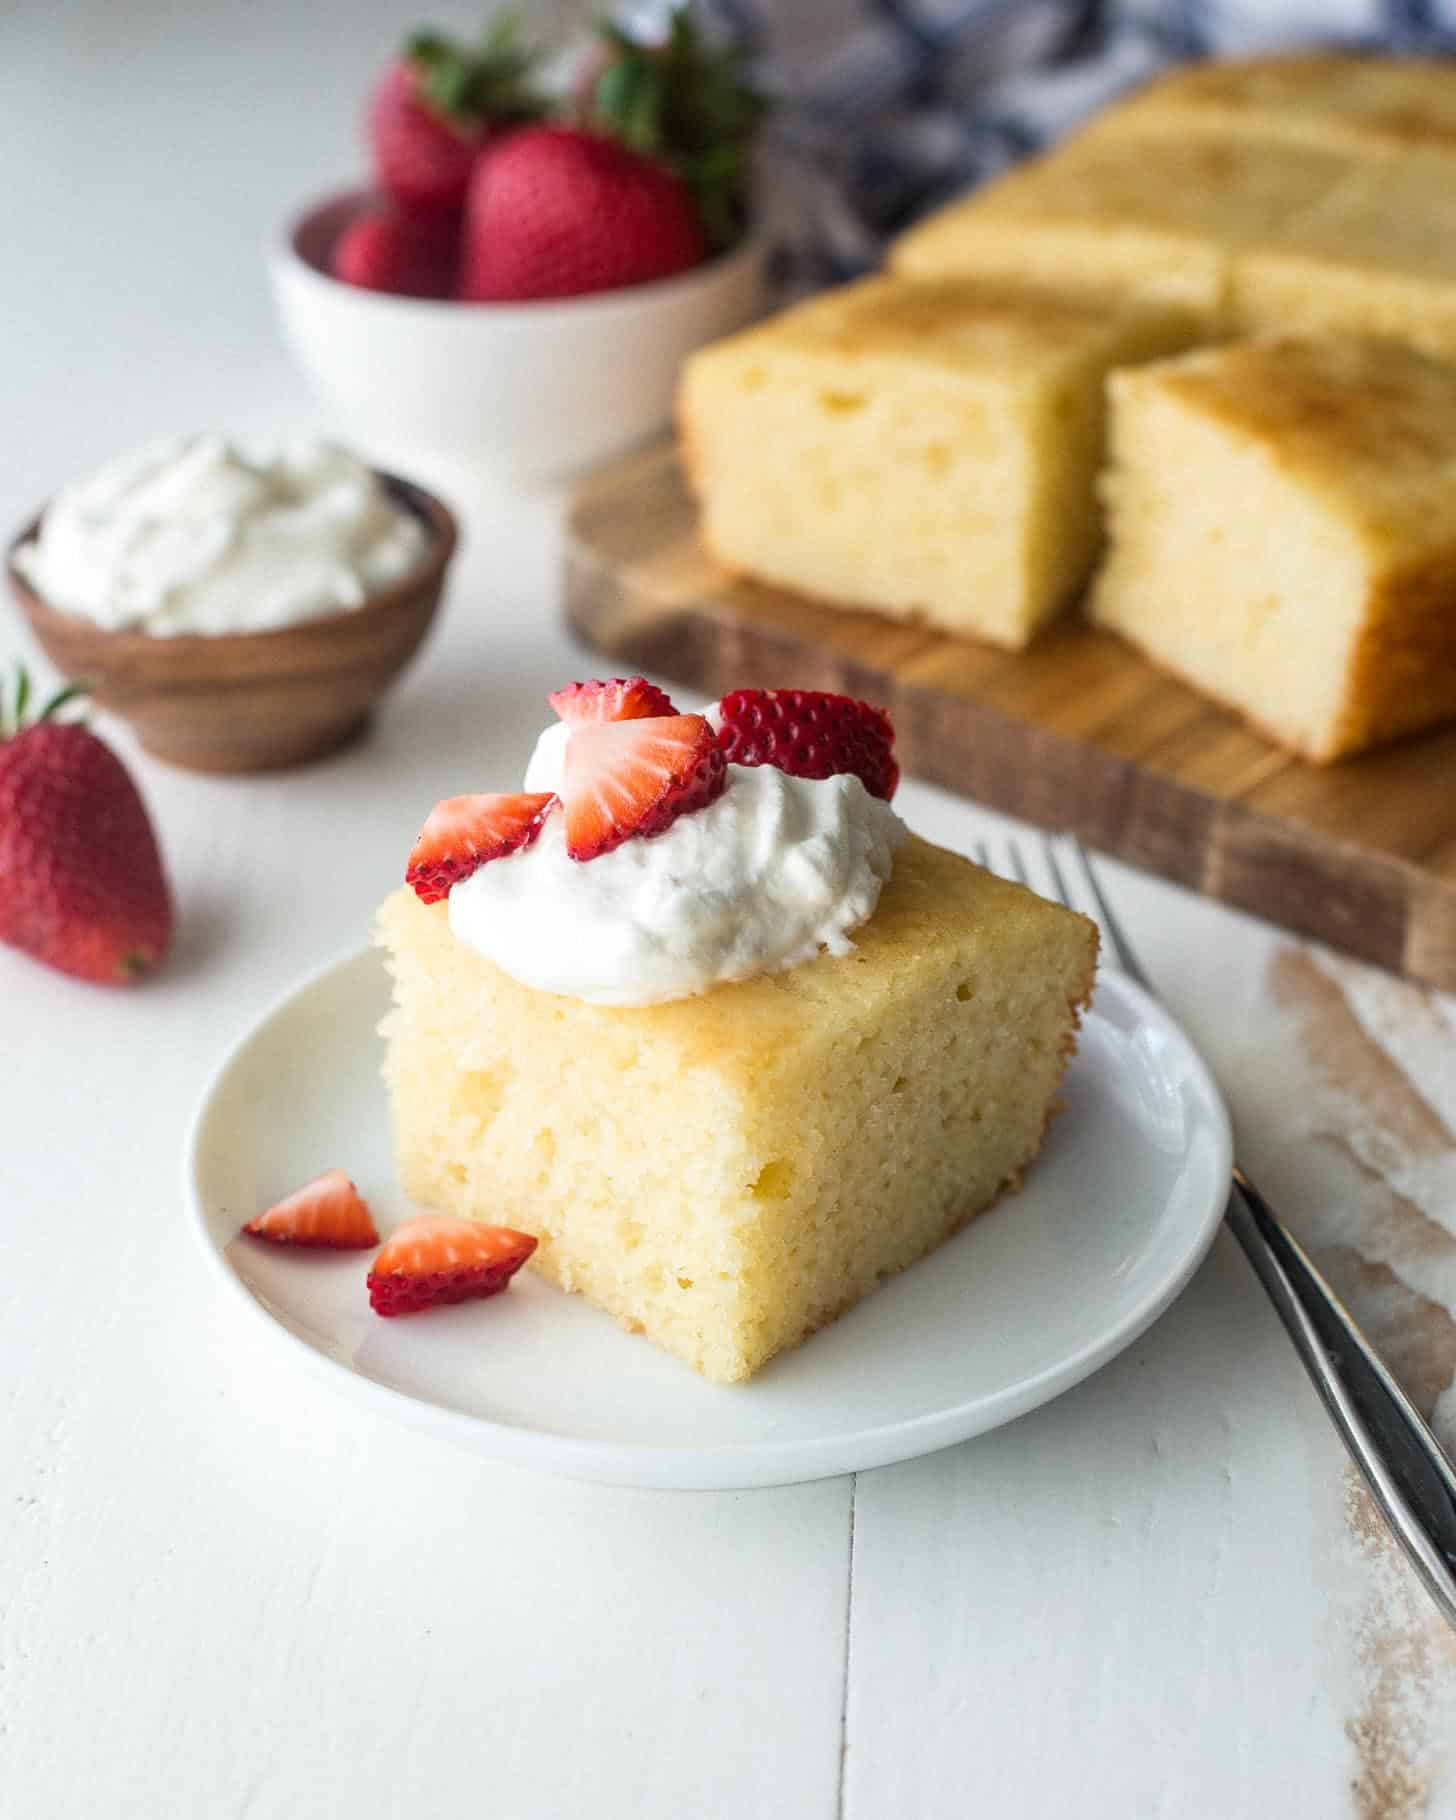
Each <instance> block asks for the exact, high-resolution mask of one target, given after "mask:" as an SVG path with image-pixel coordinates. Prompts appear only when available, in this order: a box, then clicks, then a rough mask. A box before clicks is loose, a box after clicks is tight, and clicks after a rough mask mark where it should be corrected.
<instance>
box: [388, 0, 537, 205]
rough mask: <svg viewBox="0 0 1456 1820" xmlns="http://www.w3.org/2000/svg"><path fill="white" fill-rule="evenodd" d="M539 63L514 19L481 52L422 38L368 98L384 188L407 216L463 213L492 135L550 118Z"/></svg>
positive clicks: (497, 25)
mask: <svg viewBox="0 0 1456 1820" xmlns="http://www.w3.org/2000/svg"><path fill="white" fill-rule="evenodd" d="M536 61H537V54H536V52H535V51H534V50H533V49H531V47H530V46H529V45H527V44H525V43H524V42H523V41H522V38H521V28H520V21H519V19H518V18H517V17H516V16H515V15H514V14H509V13H508V14H505V15H503V16H502V17H500V18H499V19H497V20H495V21H494V22H493V23H492V24H491V25H490V26H489V27H488V28H487V30H486V32H485V34H484V36H483V38H482V39H481V41H480V43H479V44H477V45H468V44H462V43H460V42H459V41H458V40H456V39H453V38H447V37H446V36H444V35H443V34H442V33H439V32H430V31H424V32H416V33H415V34H414V36H413V37H411V38H410V39H409V41H408V42H407V43H406V45H405V48H404V53H403V55H402V56H400V57H399V58H398V59H397V60H396V61H395V62H394V63H392V64H391V65H390V67H389V68H388V69H387V70H386V71H385V73H384V75H383V76H382V77H381V78H380V80H379V82H378V83H377V84H376V86H375V88H374V91H373V93H372V94H371V96H370V98H369V109H368V119H367V126H368V137H369V147H370V152H371V154H372V156H373V161H374V170H375V175H376V177H377V178H378V180H379V183H380V186H381V187H382V188H383V189H384V190H385V191H386V192H387V193H388V194H389V196H390V197H391V198H392V199H393V200H394V201H395V202H396V203H397V204H398V205H399V206H400V207H401V208H402V209H405V210H407V211H410V212H427V213H434V214H443V215H446V216H450V215H456V214H458V213H459V211H460V210H461V209H462V208H463V207H464V206H465V194H466V191H467V189H468V188H469V186H470V174H471V172H472V170H473V169H474V167H475V160H476V158H477V157H478V155H479V153H480V151H481V148H482V147H483V146H484V145H485V143H486V141H487V140H488V139H489V138H490V137H491V135H492V134H493V133H496V132H500V131H504V130H505V129H507V128H509V127H513V126H519V125H521V124H522V123H523V122H525V121H529V120H536V119H539V118H540V116H541V115H542V114H543V113H544V112H545V111H546V103H545V100H544V99H543V97H542V96H541V95H540V94H539V93H538V91H537V89H536V87H535V67H536Z"/></svg>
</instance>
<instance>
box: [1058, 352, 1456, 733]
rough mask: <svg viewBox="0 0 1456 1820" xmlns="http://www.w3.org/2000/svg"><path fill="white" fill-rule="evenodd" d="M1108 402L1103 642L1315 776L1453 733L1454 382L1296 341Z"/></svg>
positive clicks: (1218, 359)
mask: <svg viewBox="0 0 1456 1820" xmlns="http://www.w3.org/2000/svg"><path fill="white" fill-rule="evenodd" d="M1111 393H1112V416H1111V451H1112V465H1111V469H1110V471H1109V474H1108V477H1107V480H1106V483H1105V485H1106V498H1107V505H1108V514H1109V538H1110V543H1109V551H1108V557H1107V561H1106V564H1105V566H1104V567H1103V570H1102V572H1101V575H1100V576H1099V578H1098V580H1097V583H1096V586H1095V589H1094V592H1093V595H1092V603H1091V606H1092V614H1093V617H1094V618H1095V619H1096V620H1098V621H1099V622H1100V623H1101V624H1102V625H1104V626H1108V627H1110V628H1112V629H1113V630H1114V631H1117V632H1121V633H1122V634H1123V635H1124V636H1125V637H1127V638H1129V639H1131V640H1132V642H1133V643H1134V644H1136V645H1138V646H1139V647H1140V648H1141V649H1142V650H1143V651H1144V652H1145V653H1146V654H1147V655H1148V656H1149V657H1151V658H1152V659H1153V660H1154V661H1155V662H1157V663H1159V664H1161V665H1163V666H1164V667H1165V668H1167V669H1169V670H1172V671H1174V672H1176V673H1177V674H1179V675H1181V676H1183V677H1185V678H1186V679H1187V680H1188V681H1190V682H1192V683H1194V684H1195V685H1196V686H1197V687H1199V688H1200V689H1203V690H1205V691H1206V692H1207V693H1209V694H1210V695H1213V696H1215V697H1217V698H1218V699H1220V700H1222V701H1224V702H1226V703H1228V704H1229V705H1230V706H1232V707H1234V708H1236V709H1238V710H1240V711H1241V712H1242V713H1243V714H1245V715H1246V716H1247V717H1248V718H1249V719H1250V720H1252V721H1254V722H1255V723H1256V724H1258V725H1259V726H1260V727H1262V728H1263V729H1264V730H1265V731H1266V732H1268V733H1269V734H1270V735H1271V736H1272V737H1273V738H1275V739H1277V740H1279V741H1281V742H1282V743H1283V744H1285V745H1287V746H1289V747H1291V748H1293V749H1294V750H1295V751H1298V752H1301V753H1303V754H1304V755H1305V756H1307V757H1309V758H1312V759H1316V760H1328V759H1334V758H1339V757H1341V756H1343V755H1344V754H1347V753H1351V752H1356V751H1359V750H1360V749H1361V748H1363V747H1365V746H1369V745H1373V744H1375V743H1377V742H1378V741H1381V740H1385V739H1390V738H1392V737H1394V736H1395V735H1397V734H1400V733H1405V732H1410V731H1413V730H1415V729H1417V728H1421V727H1426V726H1430V725H1432V724H1434V723H1435V722H1437V721H1440V720H1443V719H1446V718H1448V717H1450V716H1452V715H1456V370H1452V369H1450V368H1448V367H1445V366H1442V365H1439V364H1437V363H1436V362H1434V361H1431V360H1427V359H1425V358H1423V357H1422V356H1420V355H1418V354H1415V353H1412V352H1410V351H1408V350H1406V349H1404V348H1400V347H1397V346H1393V345H1382V344H1379V343H1361V342H1340V341H1328V342H1321V341H1304V340H1297V339H1293V338H1281V339H1277V340H1269V341H1263V342H1251V343H1244V344H1235V345H1232V346H1228V347H1223V348H1214V349H1207V350H1203V351H1201V352H1198V353H1192V354H1186V355H1183V356H1182V357H1180V358H1178V359H1174V360H1168V361H1164V362H1161V363H1159V364H1157V365H1154V366H1149V367H1144V368H1142V369H1140V370H1138V371H1134V372H1127V373H1119V374H1116V375H1114V377H1113V379H1112V382H1111Z"/></svg>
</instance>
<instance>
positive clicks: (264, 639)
mask: <svg viewBox="0 0 1456 1820" xmlns="http://www.w3.org/2000/svg"><path fill="white" fill-rule="evenodd" d="M379 479H380V480H381V481H382V482H383V484H384V486H385V487H386V488H387V490H388V491H389V493H390V494H391V495H392V496H393V498H394V499H395V500H396V502H397V503H398V504H400V505H402V506H404V507H405V509H406V510H408V511H410V512H413V513H414V514H415V515H416V516H417V517H418V518H419V519H421V520H422V521H423V523H424V525H425V527H426V529H427V531H428V533H429V542H428V545H427V547H426V549H425V553H424V555H423V556H422V557H421V559H420V562H419V564H418V566H417V567H416V568H415V569H414V571H413V572H412V573H411V574H409V575H406V576H403V577H401V579H400V580H399V581H397V582H393V583H391V585H390V586H389V587H387V588H380V589H378V590H377V591H376V592H375V593H374V594H373V595H371V596H370V598H369V599H368V600H367V601H366V602H365V604H364V605H363V606H362V607H354V608H350V609H347V610H344V611H342V612H337V613H330V614H327V615H325V616H323V617H321V618H318V619H310V620H305V621H303V622H302V623H300V624H298V625H294V626H285V627H283V628H281V629H280V630H278V631H274V632H244V633H227V634H218V635H207V636H202V635H196V634H191V635H188V636H185V637H179V638H158V637H155V636H153V635H152V634H150V633H146V632H108V631H106V630H105V629H104V628H102V627H100V626H98V625H96V624H94V623H93V622H92V621H91V620H89V619H83V618H81V617H80V616H78V615H77V614H74V613H62V612H59V611H57V609H56V608H54V607H51V606H48V605H47V604H46V603H45V601H44V600H42V599H41V598H40V596H39V595H38V594H37V593H36V591H35V589H34V588H32V587H31V585H30V583H29V582H28V581H27V580H26V578H25V576H24V575H22V574H21V573H20V572H19V570H18V569H17V568H16V566H15V553H16V551H17V550H18V549H20V547H21V546H22V545H23V544H26V543H28V542H29V541H30V539H31V538H33V537H34V536H35V535H36V532H37V530H38V529H39V527H40V521H41V517H42V516H43V514H42V513H37V515H36V516H35V518H33V519H32V520H31V522H30V523H29V524H28V525H26V527H25V529H24V530H23V531H22V532H21V533H20V535H19V536H18V537H17V538H15V540H14V541H13V542H12V543H11V545H10V548H9V551H8V553H7V560H6V570H7V573H8V575H9V578H10V587H11V591H12V593H13V594H14V595H15V598H16V599H17V600H18V601H19V603H20V607H21V610H22V611H23V613H24V614H25V617H26V619H27V620H28V621H29V623H30V629H31V631H32V632H33V633H34V634H35V637H36V641H37V642H38V643H39V645H40V647H41V649H42V650H43V651H44V652H45V654H46V656H47V657H48V658H49V659H50V660H51V662H52V663H53V664H54V665H55V666H56V668H57V669H58V670H59V671H60V672H61V674H62V675H63V676H65V677H67V678H69V679H70V680H72V681H74V682H80V683H84V684H85V685H86V687H87V689H88V691H89V692H90V695H91V698H92V699H93V700H94V701H96V702H97V703H99V704H100V705H101V706H102V707H103V708H109V709H111V710H112V711H113V712H114V713H116V714H119V715H121V716H122V717H123V718H124V719H126V720H129V721H130V722H131V724H132V726H133V727H134V728H135V730H136V733H137V737H138V738H139V739H140V740H141V743H142V745H143V746H144V747H145V748H146V750H147V751H148V752H150V753H152V754H153V755H154V756H155V757H157V758H161V759H165V760H166V761H167V762H168V763H169V764H173V765H181V766H183V767H184V768H185V769H187V770H189V771H211V772H226V773H236V772H242V771H273V770H279V769H281V768H282V767H283V766H285V765H301V764H304V763H306V762H307V761H308V760H309V759H313V758H322V757H323V756H324V754H325V753H327V752H334V751H337V749H338V748H339V747H340V746H343V745H346V744H347V743H348V742H349V741H350V740H351V739H353V738H355V737H356V735H358V734H359V733H360V732H362V731H363V728H364V726H365V724H366V723H367V721H368V719H369V714H370V711H371V709H372V708H373V707H374V704H375V703H376V702H377V701H378V699H379V697H380V696H381V695H382V694H383V693H384V691H385V690H386V689H387V688H388V687H389V685H390V683H392V682H393V681H394V679H395V677H396V676H398V675H399V673H400V672H401V671H402V670H403V669H404V667H405V665H406V664H407V663H408V662H409V661H410V659H411V658H412V657H413V656H414V654H415V652H416V651H417V650H418V649H419V647H420V644H421V642H422V641H423V639H424V636H425V633H426V632H427V631H428V630H429V626H430V621H431V620H432V619H433V618H434V616H435V609H436V608H437V607H438V606H439V604H440V595H441V592H442V591H443V588H444V582H445V571H446V569H447V567H448V566H449V563H450V558H451V557H452V556H453V554H454V552H455V543H456V537H457V532H456V526H455V519H454V517H453V516H452V514H451V513H450V511H449V510H448V508H447V507H446V506H444V505H443V504H442V503H441V501H440V500H438V499H436V498H435V497H434V495H433V494H430V493H427V492H425V491H424V489H423V488H422V487H417V486H413V485H412V484H411V483H410V482H409V481H407V480H400V479H399V478H398V477H397V476H395V475H393V474H384V473H381V474H380V475H379Z"/></svg>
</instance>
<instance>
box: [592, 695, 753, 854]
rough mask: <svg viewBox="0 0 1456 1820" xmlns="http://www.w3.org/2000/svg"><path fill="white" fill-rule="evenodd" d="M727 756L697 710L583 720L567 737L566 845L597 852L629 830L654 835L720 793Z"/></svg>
mask: <svg viewBox="0 0 1456 1820" xmlns="http://www.w3.org/2000/svg"><path fill="white" fill-rule="evenodd" d="M726 779H727V763H726V760H725V759H724V757H723V754H722V753H721V752H720V751H719V750H718V742H717V740H716V739H715V737H714V734H713V729H712V728H711V727H710V726H709V725H708V723H707V721H706V720H704V719H703V717H702V715H701V714H668V715H660V716H654V717H652V718H650V719H647V720H621V721H600V722H598V721H589V722H583V723H582V724H581V725H579V726H573V728H572V730H571V737H570V739H569V740H568V741H567V743H566V769H565V776H564V778H563V782H562V790H561V799H562V803H563V805H564V807H565V810H566V851H567V852H568V853H569V854H570V855H571V857H572V858H573V859H578V860H589V859H597V858H599V857H600V856H601V855H602V854H603V853H610V852H611V851H612V849H613V848H614V847H620V846H621V844H622V842H623V841H625V840H630V839H632V837H633V836H634V835H636V836H638V837H639V838H642V839H647V838H648V837H650V836H651V835H654V834H661V833H662V832H663V830H664V829H666V828H669V827H671V826H672V824H673V823H674V822H675V821H676V820H677V818H678V817H679V816H680V815H686V814H689V813H691V812H692V811H693V810H696V809H705V808H707V806H708V804H709V803H711V802H713V801H714V800H715V799H716V798H717V797H719V796H721V795H722V793H723V785H724V783H725V781H726Z"/></svg>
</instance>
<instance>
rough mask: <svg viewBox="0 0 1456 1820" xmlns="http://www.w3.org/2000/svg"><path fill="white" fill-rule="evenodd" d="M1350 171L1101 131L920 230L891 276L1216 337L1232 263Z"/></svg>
mask: <svg viewBox="0 0 1456 1820" xmlns="http://www.w3.org/2000/svg"><path fill="white" fill-rule="evenodd" d="M1349 168H1350V164H1349V160H1348V158H1347V157H1345V156H1344V155H1342V154H1340V153H1339V152H1335V151H1330V150H1326V149H1323V148H1320V147H1316V146H1300V145H1286V144H1278V143H1273V142H1265V141H1258V140H1247V139H1244V138H1242V137H1239V136H1226V135H1220V134H1218V133H1214V132H1199V133H1189V132H1179V131H1169V132H1167V133H1157V132H1147V133H1125V132H1119V131H1115V130H1113V129H1112V128H1111V127H1103V128H1098V129H1094V130H1093V131H1091V132H1087V133H1083V134H1080V135H1078V136H1077V137H1076V138H1074V139H1070V140H1068V141H1067V142H1066V143H1065V144H1063V145H1062V146H1060V147H1058V148H1057V149H1056V150H1055V151H1052V152H1050V153H1048V154H1046V155H1045V156H1044V157H1041V158H1037V159H1034V160H1032V161H1031V162H1030V163H1028V164H1023V165H1020V166H1018V167H1017V169H1015V170H1014V171H1012V172H1011V173H1010V174H1009V175H1008V176H1006V177H1003V178H1001V179H999V180H998V181H997V182H995V183H993V184H990V185H988V186H987V187H986V188H984V189H980V190H977V191H975V192H974V194H972V195H970V196H968V197H967V198H966V199H965V200H964V201H962V202H955V203H951V204H950V205H949V206H948V207H946V208H944V209H941V210H940V211H939V212H938V213H936V214H933V215H930V216H928V217H927V218H926V219H925V220H924V221H922V222H919V223H917V225H916V226H914V227H912V228H911V229H909V231H908V232H907V233H905V234H902V235H901V236H900V238H899V239H898V240H897V241H895V243H894V245H893V246H892V248H891V252H890V263H891V267H892V269H893V270H894V271H895V272H897V273H898V274H900V275H901V276H902V277H906V278H921V279H926V278H947V277H953V276H966V277H991V278H1007V279H1020V280H1022V281H1025V282H1029V283H1039V284H1047V285H1054V286H1056V287H1058V288H1059V289H1062V290H1065V291H1071V292H1075V293H1080V294H1085V295H1088V296H1092V297H1100V298H1123V299H1132V300H1135V301H1142V302H1148V301H1156V302H1160V303H1168V304H1176V305H1179V306H1181V307H1182V308H1184V309H1187V310H1190V311H1192V312H1193V313H1194V315H1195V317H1196V318H1197V321H1198V323H1199V326H1200V328H1201V329H1202V331H1203V333H1204V334H1205V335H1207V334H1211V333H1217V332H1220V331H1221V330H1222V329H1223V327H1224V325H1225V321H1226V317H1227V311H1228V301H1229V283H1230V277H1231V273H1232V269H1233V257H1234V254H1235V252H1236V251H1237V250H1238V249H1239V248H1240V247H1245V246H1249V245H1263V244H1266V243H1268V242H1270V241H1272V240H1275V239H1277V237H1278V235H1279V233H1280V232H1281V230H1282V229H1283V227H1284V225H1285V224H1286V223H1287V222H1289V221H1290V220H1292V219H1294V217H1295V216H1297V215H1298V214H1300V213H1301V212H1302V211H1304V210H1305V209H1307V208H1309V207H1310V206H1311V205H1312V204H1313V203H1315V202H1317V201H1319V200H1320V199H1321V198H1322V197H1323V196H1325V195H1327V194H1328V193H1329V191H1330V190H1331V189H1332V188H1333V186H1334V185H1335V184H1336V183H1337V182H1338V181H1340V179H1341V178H1343V177H1344V176H1345V175H1346V174H1347V173H1348V171H1349Z"/></svg>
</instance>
